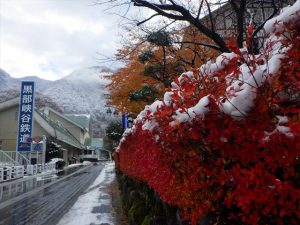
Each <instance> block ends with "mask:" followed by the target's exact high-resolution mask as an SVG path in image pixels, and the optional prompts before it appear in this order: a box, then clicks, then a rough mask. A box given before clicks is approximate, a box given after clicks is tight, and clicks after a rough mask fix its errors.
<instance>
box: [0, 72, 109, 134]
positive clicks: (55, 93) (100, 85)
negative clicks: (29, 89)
mask: <svg viewBox="0 0 300 225" xmlns="http://www.w3.org/2000/svg"><path fill="white" fill-rule="evenodd" d="M102 69H103V67H98V66H94V67H88V68H82V69H79V70H75V71H73V72H72V73H70V74H69V75H68V76H66V77H63V78H61V79H59V80H56V81H49V80H45V79H42V78H39V77H35V76H30V77H24V78H13V77H11V76H10V75H9V74H8V73H7V72H6V71H4V70H3V69H1V68H0V102H3V101H6V100H9V99H11V98H14V97H17V96H19V89H20V83H21V81H22V80H27V81H28V80H32V81H35V83H36V99H38V101H36V103H37V104H36V107H38V108H40V107H41V106H46V105H48V106H50V107H53V108H54V109H55V110H57V111H59V112H62V113H65V114H70V113H77V114H79V113H88V114H91V115H92V120H93V130H94V134H93V136H97V137H99V136H103V135H104V132H105V127H106V126H107V122H103V121H109V120H110V119H111V118H109V117H108V116H107V115H106V108H105V105H106V99H105V95H106V94H107V93H108V90H107V89H106V87H105V86H106V85H107V84H108V83H109V80H108V79H106V78H105V76H108V75H110V73H109V72H101V70H102ZM104 69H106V70H107V68H104Z"/></svg>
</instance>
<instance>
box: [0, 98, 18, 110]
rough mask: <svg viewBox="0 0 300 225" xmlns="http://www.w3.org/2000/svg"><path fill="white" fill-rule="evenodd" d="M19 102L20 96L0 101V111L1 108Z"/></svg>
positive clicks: (3, 108)
mask: <svg viewBox="0 0 300 225" xmlns="http://www.w3.org/2000/svg"><path fill="white" fill-rule="evenodd" d="M19 103H20V98H19V97H18V98H13V99H10V100H8V101H6V102H2V103H0V112H1V111H3V110H6V109H9V108H11V107H14V106H16V105H19Z"/></svg>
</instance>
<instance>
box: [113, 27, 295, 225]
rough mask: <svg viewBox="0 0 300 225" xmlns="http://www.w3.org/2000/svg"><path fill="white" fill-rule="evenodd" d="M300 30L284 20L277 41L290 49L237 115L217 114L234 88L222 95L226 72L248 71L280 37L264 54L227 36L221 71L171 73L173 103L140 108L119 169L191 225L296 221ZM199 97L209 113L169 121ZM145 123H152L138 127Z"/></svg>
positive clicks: (123, 145) (269, 47)
mask: <svg viewBox="0 0 300 225" xmlns="http://www.w3.org/2000/svg"><path fill="white" fill-rule="evenodd" d="M299 28H300V27H299V26H297V23H295V25H294V26H292V25H291V24H289V25H287V24H285V28H284V29H285V30H284V31H281V33H280V34H277V35H284V36H286V38H285V39H281V40H280V43H281V45H282V49H283V48H284V47H288V46H289V48H288V50H286V51H282V52H283V53H282V54H284V57H282V58H281V67H280V68H279V69H278V70H277V72H276V74H268V77H270V78H272V81H271V82H267V81H266V82H264V83H263V84H262V85H260V86H259V85H257V86H255V87H253V90H255V92H256V93H257V94H256V97H255V99H254V106H253V107H252V110H251V111H249V112H247V114H246V115H244V117H243V118H242V119H237V118H235V117H233V116H231V115H228V114H226V113H223V112H220V108H219V105H220V104H221V103H222V102H223V101H225V100H226V99H227V98H228V99H229V98H230V95H232V96H233V97H234V96H235V95H238V94H239V93H237V92H235V91H234V90H233V89H232V90H230V89H229V90H227V91H226V93H227V95H226V96H225V97H224V96H223V97H222V93H224V92H225V90H226V86H227V85H226V82H229V81H228V76H227V75H228V74H231V79H232V80H237V79H239V78H238V75H239V69H240V65H241V64H243V63H244V64H245V65H247V66H248V68H251V72H252V73H253V74H254V73H255V71H256V70H257V67H258V65H261V64H262V61H263V60H264V63H266V62H267V61H268V60H267V58H268V57H269V54H270V52H269V51H271V50H272V48H273V47H274V45H276V44H278V43H275V42H272V43H269V44H266V45H265V49H264V53H262V54H261V56H259V57H257V56H256V57H254V56H253V55H251V54H244V53H242V52H241V51H240V50H237V48H236V46H235V45H234V44H233V43H232V42H231V43H230V47H231V48H232V50H233V52H235V53H236V55H235V57H233V58H232V59H230V60H229V63H226V64H225V63H224V66H225V67H224V68H223V69H222V70H216V71H213V72H212V74H208V75H209V76H203V74H201V73H200V72H199V71H198V70H195V71H193V76H188V75H185V76H184V75H183V76H181V78H184V79H181V80H180V81H179V80H178V79H177V80H176V81H175V83H176V85H177V86H178V87H179V89H178V90H172V92H173V94H172V96H171V98H172V104H166V103H163V104H162V105H161V106H160V107H158V108H157V110H156V111H155V113H151V112H150V111H149V110H148V111H147V110H146V111H145V112H144V116H143V118H142V119H139V120H137V121H136V123H135V128H134V130H133V131H131V132H127V133H126V134H125V139H124V140H123V141H122V142H121V144H120V146H119V148H120V150H119V153H117V154H116V156H115V159H116V163H117V166H118V167H119V169H121V170H122V171H123V172H124V173H125V174H126V175H128V176H131V177H133V178H135V179H138V180H142V181H145V182H147V183H148V185H149V186H150V187H151V188H153V189H154V190H155V191H156V192H157V193H159V195H160V197H161V199H162V200H163V201H165V202H166V203H168V204H170V205H173V206H176V207H178V208H179V209H180V211H181V217H182V218H183V219H185V220H187V221H189V222H190V223H191V224H193V225H195V224H197V222H198V221H199V220H200V219H201V218H202V217H203V216H205V215H208V214H212V215H214V217H215V218H216V220H217V221H218V222H219V223H225V224H253V225H254V224H299V223H300V129H299V128H300V118H299V115H300V75H299V74H300V60H299V59H300V44H299V43H300V29H299ZM249 30H250V31H249V32H252V30H251V28H250V29H249ZM253 76H254V75H253ZM267 80H268V79H267ZM255 82H257V81H255ZM242 85H243V82H242V81H241V85H239V86H242ZM204 96H208V99H209V104H208V105H207V106H206V107H207V108H208V109H209V112H208V113H206V114H205V115H196V116H195V117H194V118H193V119H191V120H188V121H185V122H179V121H176V120H175V121H174V116H175V115H176V114H177V113H178V112H181V113H184V112H187V109H188V108H190V107H192V106H195V104H197V103H198V102H199V100H200V99H202V98H203V97H204ZM220 98H221V99H220ZM237 110H238V109H237ZM243 113H244V112H241V114H243ZM187 114H188V112H187ZM149 121H155V123H156V125H155V127H154V128H153V129H144V128H143V125H145V124H146V123H147V122H149ZM172 122H173V123H172Z"/></svg>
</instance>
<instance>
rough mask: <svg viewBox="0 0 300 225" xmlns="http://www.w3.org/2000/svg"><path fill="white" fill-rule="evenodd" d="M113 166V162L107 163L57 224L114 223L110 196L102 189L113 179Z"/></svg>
mask: <svg viewBox="0 0 300 225" xmlns="http://www.w3.org/2000/svg"><path fill="white" fill-rule="evenodd" d="M114 168H115V164H114V163H107V164H106V165H105V167H104V168H103V169H102V171H101V173H100V174H99V176H98V177H97V178H96V179H95V181H94V183H93V184H92V185H91V186H90V187H89V188H88V189H87V190H86V191H85V192H84V193H83V194H82V195H81V196H80V197H79V198H78V200H77V201H76V203H75V204H74V205H73V206H72V208H71V209H70V210H69V211H68V212H67V213H66V214H65V215H64V217H63V218H62V219H61V220H60V221H59V223H58V224H57V225H74V224H78V225H90V224H102V223H107V224H110V225H113V224H115V222H114V214H115V212H114V210H113V208H112V207H111V197H110V196H109V195H108V194H107V193H106V192H105V191H104V190H103V189H105V187H106V186H107V185H109V184H110V183H111V182H112V181H113V180H114V179H115V173H114Z"/></svg>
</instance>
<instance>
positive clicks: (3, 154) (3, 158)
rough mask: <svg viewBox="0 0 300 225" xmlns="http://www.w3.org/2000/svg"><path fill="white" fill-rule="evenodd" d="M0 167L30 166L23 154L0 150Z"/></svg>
mask: <svg viewBox="0 0 300 225" xmlns="http://www.w3.org/2000/svg"><path fill="white" fill-rule="evenodd" d="M0 165H4V166H21V165H23V166H27V165H30V161H29V159H27V158H26V157H25V156H24V155H23V154H21V153H19V152H16V151H3V150H0Z"/></svg>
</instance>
